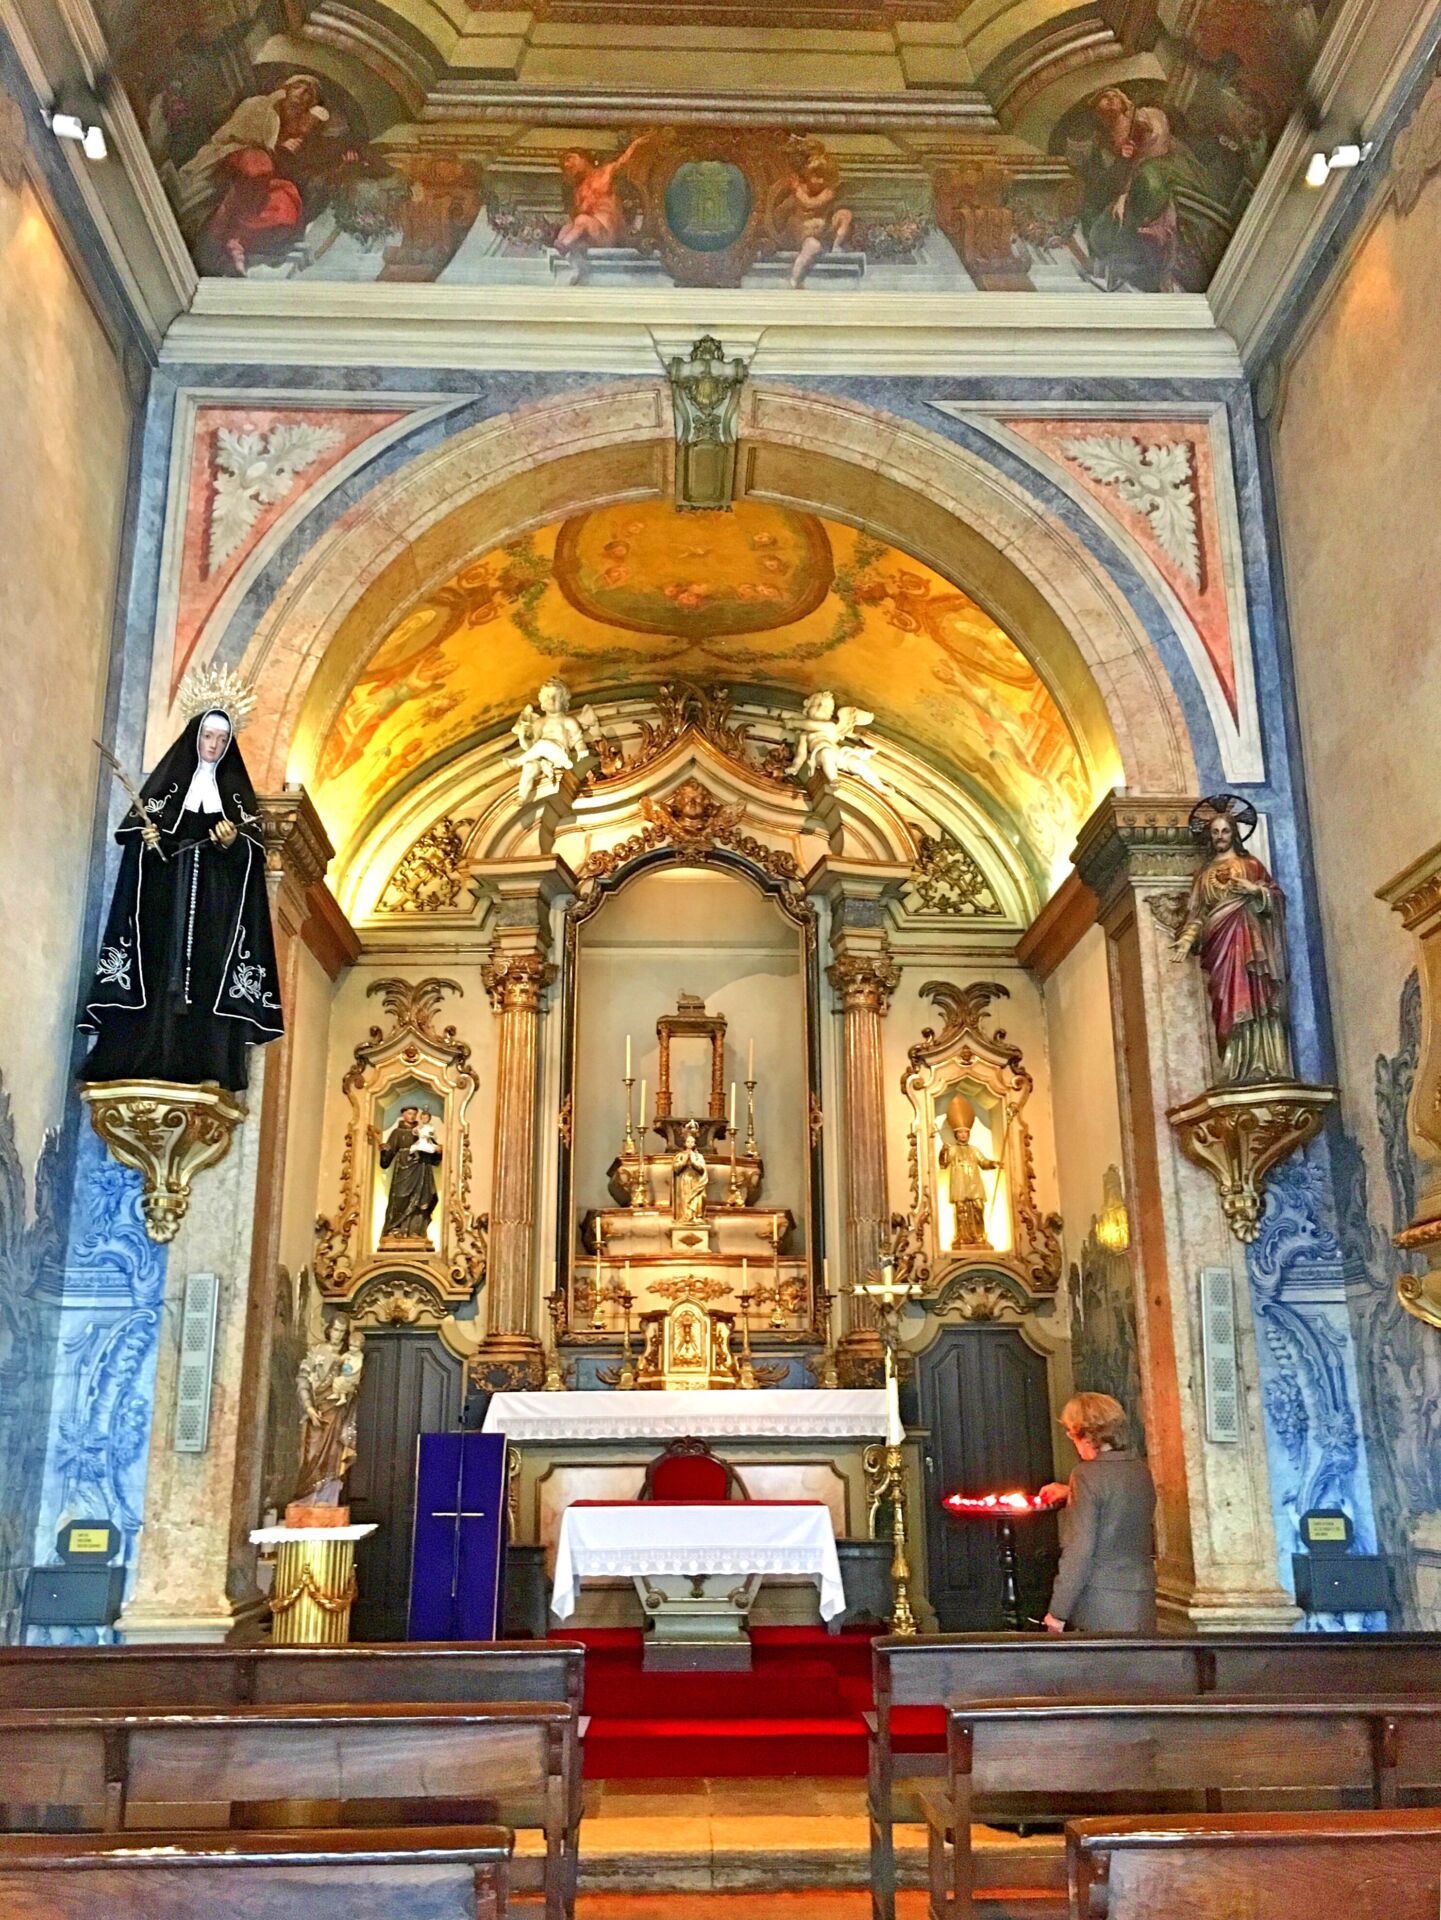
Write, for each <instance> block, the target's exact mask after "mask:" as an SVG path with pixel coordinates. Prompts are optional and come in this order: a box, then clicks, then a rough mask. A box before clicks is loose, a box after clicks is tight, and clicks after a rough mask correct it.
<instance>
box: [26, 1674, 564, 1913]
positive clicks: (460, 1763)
mask: <svg viewBox="0 0 1441 1920" xmlns="http://www.w3.org/2000/svg"><path fill="white" fill-rule="evenodd" d="M575 1737H576V1716H575V1712H574V1709H573V1708H571V1707H569V1706H567V1705H564V1704H563V1703H561V1702H559V1701H502V1702H497V1703H495V1704H492V1705H488V1706H468V1705H464V1704H458V1703H453V1702H447V1703H436V1704H432V1705H428V1706H419V1707H417V1706H405V1705H397V1704H394V1703H378V1704H377V1703H372V1704H369V1705H366V1706H349V1705H335V1704H325V1705H316V1706H283V1707H235V1708H229V1709H225V1708H200V1709H197V1710H195V1711H191V1712H184V1711H174V1710H172V1711H163V1710H161V1711H155V1712H150V1713H124V1712H116V1711H111V1712H99V1713H88V1712H86V1711H84V1710H83V1709H81V1708H73V1707H63V1708H55V1709H51V1710H47V1711H25V1710H21V1709H14V1708H12V1709H10V1710H8V1711H6V1712H3V1713H0V1781H3V1783H4V1790H5V1792H6V1794H7V1796H8V1801H9V1805H8V1806H7V1807H6V1808H4V1809H0V1819H3V1823H4V1824H5V1825H6V1826H9V1827H10V1828H12V1829H14V1828H16V1827H19V1826H32V1825H33V1824H34V1821H33V1818H27V1810H28V1809H31V1808H34V1807H37V1806H43V1807H47V1808H56V1807H62V1808H66V1809H73V1810H74V1813H73V1815H72V1818H73V1819H74V1820H75V1822H76V1823H77V1824H79V1825H80V1826H82V1827H93V1828H100V1829H103V1830H104V1831H106V1832H112V1833H118V1832H123V1831H124V1830H125V1829H126V1828H127V1827H128V1828H131V1829H135V1828H138V1827H139V1826H140V1825H141V1824H142V1821H146V1820H148V1823H149V1824H150V1825H152V1826H153V1825H154V1824H155V1823H156V1812H157V1809H164V1808H165V1807H167V1806H169V1807H175V1806H177V1805H178V1806H182V1807H186V1808H194V1807H195V1806H197V1805H198V1804H201V1803H204V1804H206V1805H215V1806H217V1807H219V1808H223V1809H224V1810H225V1818H226V1819H227V1821H228V1822H229V1824H230V1825H231V1826H239V1825H244V1824H245V1823H246V1808H247V1806H249V1807H251V1808H254V1806H255V1805H256V1804H257V1803H258V1804H259V1805H260V1806H261V1807H263V1808H264V1809H266V1816H267V1817H266V1824H267V1825H269V1824H279V1825H286V1824H289V1822H288V1821H287V1819H286V1818H285V1815H284V1814H283V1813H282V1814H280V1815H278V1816H277V1815H276V1814H274V1813H273V1812H271V1811H270V1810H271V1809H272V1808H274V1807H275V1806H276V1805H277V1804H278V1803H281V1802H290V1801H294V1802H299V1803H301V1815H302V1819H301V1822H300V1824H304V1825H306V1826H316V1825H332V1824H333V1825H335V1826H342V1827H353V1826H363V1825H365V1824H366V1823H367V1821H368V1822H369V1823H370V1824H372V1825H373V1824H377V1823H379V1824H386V1825H391V1824H394V1823H395V1822H396V1821H397V1820H401V1821H407V1820H410V1819H411V1818H413V1811H412V1808H413V1807H414V1806H419V1807H420V1809H421V1811H422V1812H423V1813H424V1814H425V1817H426V1821H427V1824H430V1823H432V1822H434V1821H435V1820H437V1819H450V1820H453V1819H456V1818H464V1819H465V1820H466V1822H467V1823H470V1822H474V1821H481V1820H485V1821H495V1822H498V1823H501V1824H503V1825H505V1826H508V1827H531V1828H539V1829H540V1830H541V1831H542V1832H543V1833H544V1834H545V1840H546V1857H545V1869H544V1887H545V1896H546V1913H547V1920H564V1916H565V1915H567V1914H568V1912H569V1911H570V1909H571V1907H572V1906H573V1903H574V1892H575V1880H576V1850H577V1840H578V1835H577V1833H576V1829H575V1822H574V1819H573V1812H574V1804H573V1799H572V1794H571V1786H570V1780H569V1775H568V1768H569V1765H570V1754H571V1752H572V1750H573V1744H574V1741H575ZM142 1803H143V1805H142ZM162 1818H163V1815H162Z"/></svg>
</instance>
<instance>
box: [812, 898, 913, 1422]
mask: <svg viewBox="0 0 1441 1920" xmlns="http://www.w3.org/2000/svg"><path fill="white" fill-rule="evenodd" d="M904 874H905V870H904V869H901V868H896V867H892V866H884V867H880V866H877V867H874V868H870V867H864V868H863V867H859V866H856V867H851V866H848V865H842V863H841V862H839V861H834V860H832V861H828V862H827V863H826V872H825V875H824V877H823V879H822V880H821V882H820V884H819V886H818V887H817V888H816V889H815V890H817V891H820V892H822V893H823V894H824V895H825V897H826V899H827V900H828V903H829V906H830V916H831V952H832V955H833V956H834V957H833V959H832V962H831V964H830V966H829V967H828V968H827V969H826V978H827V979H828V980H829V981H830V983H831V988H832V990H833V992H834V993H835V997H836V1002H837V1005H838V1008H839V1011H840V1017H841V1083H842V1084H841V1106H842V1111H841V1115H840V1121H841V1162H842V1167H843V1177H844V1182H845V1220H846V1244H845V1259H844V1275H843V1283H844V1284H845V1285H846V1286H848V1287H853V1286H854V1285H855V1284H856V1282H857V1281H858V1280H864V1279H865V1278H866V1276H867V1275H868V1274H871V1273H873V1272H874V1271H875V1269H876V1265H877V1263H878V1261H879V1259H880V1256H881V1253H882V1251H883V1250H884V1248H885V1247H886V1245H887V1243H888V1241H889V1238H890V1204H889V1199H888V1193H887V1179H886V1090H885V1062H884V1052H883V1047H882V1028H881V1022H882V1021H883V1020H884V1019H885V1016H886V1013H887V1011H888V1009H889V1007H890V1004H891V996H892V994H893V993H894V992H895V990H896V986H897V984H898V983H899V981H900V977H901V975H900V969H899V967H897V965H896V963H895V961H894V959H893V958H892V957H891V948H890V941H889V939H888V938H887V932H886V929H887V925H888V919H889V915H888V903H889V899H890V896H891V894H892V893H893V892H894V890H895V888H896V886H897V885H898V884H899V882H900V881H901V880H902V879H903V878H904ZM848 1305H849V1312H848V1314H847V1316H846V1332H845V1335H844V1337H843V1338H842V1340H841V1341H840V1343H839V1345H838V1347H837V1351H836V1361H837V1366H838V1369H839V1373H840V1378H841V1383H842V1385H861V1384H869V1383H873V1382H874V1381H875V1380H878V1379H879V1377H880V1371H881V1364H882V1362H881V1344H880V1339H879V1336H878V1335H877V1333H876V1330H875V1328H876V1321H875V1309H874V1308H873V1306H872V1305H871V1303H870V1302H869V1301H868V1300H860V1299H857V1298H856V1297H855V1296H854V1295H852V1296H851V1297H850V1300H849V1302H848Z"/></svg>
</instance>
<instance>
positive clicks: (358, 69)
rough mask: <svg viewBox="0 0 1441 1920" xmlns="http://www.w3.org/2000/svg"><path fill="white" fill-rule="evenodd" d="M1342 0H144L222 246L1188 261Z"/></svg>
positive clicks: (157, 97) (1043, 277)
mask: <svg viewBox="0 0 1441 1920" xmlns="http://www.w3.org/2000/svg"><path fill="white" fill-rule="evenodd" d="M1333 5H1334V0H885V3H884V4H882V3H881V0H802V3H801V4H797V5H791V6H785V7H759V6H756V5H755V4H754V0H663V3H662V0H620V3H619V4H611V3H610V0H532V4H531V5H529V6H521V7H515V8H505V9H500V8H497V7H494V6H491V5H489V4H487V0H344V4H342V3H341V0H129V3H128V4H123V3H122V4H120V5H119V6H116V7H113V8H112V9H111V10H110V16H111V17H110V19H109V23H108V24H109V32H110V38H111V41H112V45H113V49H114V56H115V64H116V71H117V74H118V76H119V78H120V80H121V83H122V84H123V85H124V87H125V89H126V91H127V93H128V94H129V97H130V99H131V101H132V103H133V105H134V108H135V111H136V113H137V115H138V117H139V119H140V123H141V126H142V129H143V130H144V133H145V137H146V140H147V143H148V145H149V148H150V152H151V155H152V157H153V159H154V160H155V163H156V166H157V167H158V169H159V172H160V175H161V178H162V180H163V181H164V184H165V187H166V190H167V192H168V193H169V195H170V197H171V200H172V203H173V205H174V207H175V209H176V212H177V214H178V215H179V218H180V222H181V226H182V228H183V230H184V232H185V234H186V237H187V240H188V241H189V243H190V245H191V248H192V250H193V252H194V254H195V257H196V260H197V263H198V264H199V266H200V268H201V270H202V272H204V273H207V274H214V275H221V276H240V275H243V276H246V277H249V278H254V279H267V278H269V279H275V278H280V279H289V278H302V279H315V280H330V281H346V282H372V281H390V282H395V281H402V282H408V283H414V282H432V281H438V282H444V283H448V284H455V285H470V286H477V285H478V286H524V285H531V286H543V287H554V288H556V289H557V290H562V289H564V288H565V287H567V286H570V285H574V284H576V283H578V282H586V283H589V284H592V285H596V286H611V287H617V288H626V289H635V288H641V287H648V286H650V287H670V286H676V285H680V286H702V287H747V288H757V287H775V288H779V289H785V288H787V287H791V288H804V289H807V290H811V291H815V290H822V291H827V292H832V293H835V294H838V295H839V294H847V293H856V292H861V291H865V290H871V291H891V292H896V291H908V290H910V291H922V290H947V289H971V288H979V289H981V290H991V289H1005V290H1027V289H1033V290H1036V291H1076V290H1083V289H1093V290H1095V291H1097V292H1106V291H1112V290H1118V289H1130V290H1134V291H1157V292H1168V291H1187V290H1190V291H1195V290H1199V289H1201V288H1203V287H1204V286H1205V284H1206V282H1207V280H1208V279H1209V277H1210V275H1211V273H1212V271H1213V269H1214V267H1215V265H1216V263H1217V261H1218V260H1219V258H1220V256H1221V253H1222V252H1223V250H1224V248H1225V246H1226V243H1227V241H1228V239H1229V237H1230V235H1231V233H1232V231H1233V230H1234V227H1235V225H1236V222H1237V220H1238V219H1239V217H1240V214H1241V213H1242V211H1243V210H1244V208H1245V206H1246V203H1247V201H1248V199H1249V198H1250V195H1251V193H1252V191H1253V190H1254V188H1255V185H1256V182H1257V180H1258V179H1259V177H1260V174H1261V172H1262V169H1263V168H1264V166H1265V163H1266V160H1267V157H1268V155H1269V153H1270V150H1271V147H1272V145H1273V144H1274V141H1275V139H1276V136H1277V134H1278V133H1279V131H1280V129H1281V128H1282V126H1283V125H1284V124H1285V122H1286V120H1287V118H1288V116H1289V115H1290V113H1291V111H1292V110H1293V108H1294V107H1295V105H1296V103H1297V101H1298V99H1299V98H1300V97H1301V95H1302V92H1303V90H1304V88H1305V85H1306V79H1307V75H1308V73H1309V71H1310V68H1311V64H1312V61H1313V59H1314V54H1315V49H1316V46H1317V44H1318V41H1319V37H1320V34H1321V31H1322V28H1323V26H1324V25H1325V21H1326V15H1327V14H1328V13H1329V11H1330V10H1331V8H1332V7H1333Z"/></svg>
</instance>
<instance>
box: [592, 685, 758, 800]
mask: <svg viewBox="0 0 1441 1920" xmlns="http://www.w3.org/2000/svg"><path fill="white" fill-rule="evenodd" d="M687 738H689V739H691V740H693V741H696V742H704V743H705V745H707V746H709V747H711V748H713V749H714V750H715V752H716V753H718V754H719V755H720V756H721V758H722V759H724V760H728V761H730V763H731V765H732V766H735V767H737V768H739V769H740V770H741V771H742V772H743V773H748V774H751V775H755V774H759V775H760V776H761V777H762V778H763V779H766V780H771V781H774V782H776V784H778V785H781V784H784V782H785V767H786V762H787V759H788V755H787V754H786V751H785V748H784V746H783V745H771V746H769V747H767V746H763V745H760V744H759V743H757V742H756V741H754V740H753V739H752V736H751V729H750V727H749V726H747V725H745V724H744V723H743V722H740V721H737V720H736V719H734V718H733V716H732V713H731V696H730V693H729V691H728V690H727V689H726V688H724V687H703V686H697V685H695V684H694V683H693V682H691V681H688V680H667V681H663V682H662V683H661V685H660V686H659V687H657V688H656V693H655V718H654V719H653V720H642V721H641V722H640V738H639V740H638V741H637V742H636V745H635V750H634V751H633V752H632V753H631V755H630V756H629V758H627V756H626V753H625V751H624V749H623V748H622V747H621V746H619V745H618V744H617V743H616V742H615V741H613V740H606V741H604V742H603V743H601V742H597V744H596V751H597V757H598V759H599V761H600V766H599V769H598V770H592V772H591V773H590V774H589V775H588V776H587V778H586V780H585V781H584V783H583V786H584V788H585V789H586V790H590V791H594V790H595V789H597V788H602V787H604V786H605V785H606V784H607V783H611V782H614V781H616V780H621V779H628V778H630V777H631V776H633V775H635V774H638V773H644V772H645V770H646V769H647V768H648V767H651V766H653V765H654V764H655V763H656V761H658V760H659V759H661V758H662V757H663V756H664V755H665V754H667V753H669V752H670V751H671V749H672V748H673V747H675V746H677V745H679V744H680V743H681V742H682V741H684V740H686V739H687Z"/></svg>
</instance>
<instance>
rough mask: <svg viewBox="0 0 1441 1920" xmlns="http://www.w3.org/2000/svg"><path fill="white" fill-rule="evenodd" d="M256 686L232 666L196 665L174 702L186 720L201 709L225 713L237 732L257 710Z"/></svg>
mask: <svg viewBox="0 0 1441 1920" xmlns="http://www.w3.org/2000/svg"><path fill="white" fill-rule="evenodd" d="M255 700H256V694H255V689H254V687H252V686H250V685H249V684H248V683H247V682H246V681H244V680H242V679H241V677H240V675H239V674H238V673H235V672H233V671H232V670H231V669H230V668H229V667H218V666H216V665H214V663H213V662H212V663H211V664H210V665H209V666H204V667H194V668H192V669H191V671H190V672H189V673H187V674H186V676H185V678H184V679H183V680H182V681H181V683H180V693H179V695H178V697H177V699H176V702H175V705H176V707H177V709H178V710H179V713H180V716H181V718H182V719H183V720H185V721H187V722H188V721H191V720H194V719H196V718H197V717H198V716H199V715H200V714H202V713H223V714H225V715H226V716H227V717H228V719H229V721H230V724H231V726H232V728H233V729H234V730H235V732H236V733H239V731H240V729H241V728H242V727H243V726H244V725H245V723H246V721H247V720H249V718H250V716H251V714H252V713H253V712H254V711H255Z"/></svg>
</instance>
